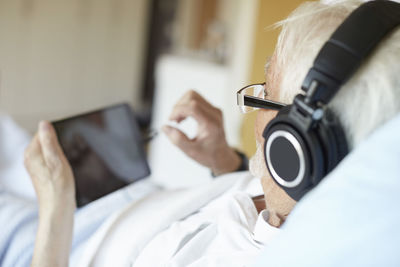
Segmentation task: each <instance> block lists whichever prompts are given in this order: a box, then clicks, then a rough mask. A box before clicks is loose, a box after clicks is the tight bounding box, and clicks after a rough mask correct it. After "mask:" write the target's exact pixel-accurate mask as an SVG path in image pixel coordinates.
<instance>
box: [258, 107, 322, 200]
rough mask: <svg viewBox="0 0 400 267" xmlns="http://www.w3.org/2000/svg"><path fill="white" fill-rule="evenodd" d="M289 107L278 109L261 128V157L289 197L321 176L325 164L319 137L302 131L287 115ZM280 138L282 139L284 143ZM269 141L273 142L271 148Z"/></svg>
mask: <svg viewBox="0 0 400 267" xmlns="http://www.w3.org/2000/svg"><path fill="white" fill-rule="evenodd" d="M290 109H291V106H287V107H285V108H283V109H282V110H281V111H279V113H278V115H277V116H276V117H275V119H273V120H272V121H271V122H270V123H269V124H268V125H267V126H266V128H265V129H264V132H263V137H264V139H265V144H264V159H265V162H266V165H267V168H268V170H269V172H270V174H271V176H272V178H273V179H274V180H275V181H276V182H277V184H278V185H279V186H280V187H282V188H283V189H284V190H285V191H286V193H287V194H288V195H289V196H291V197H292V198H293V199H295V200H299V199H300V198H301V197H302V196H303V195H304V194H305V193H306V192H307V191H308V190H310V189H311V188H312V187H313V186H314V185H316V184H317V183H318V182H319V181H320V180H321V179H322V177H323V176H324V174H325V169H326V168H325V165H326V164H325V158H324V154H323V151H322V149H321V147H322V144H321V141H320V138H318V136H317V134H316V133H315V132H314V131H310V132H304V131H303V130H302V127H301V126H300V125H299V124H298V123H297V122H296V121H294V120H293V119H292V118H291V117H290V116H289V114H290ZM279 138H280V139H281V140H279ZM271 139H273V140H272V141H271ZM282 140H286V141H285V142H286V144H284V143H285V142H283V141H282ZM289 143H291V145H288V144H289ZM271 144H276V146H275V149H274V145H271ZM293 148H294V149H293ZM293 154H295V155H293ZM296 159H297V160H296ZM300 166H303V167H302V168H301V167H300ZM293 173H297V174H299V175H301V177H300V178H298V175H294V174H293ZM285 176H286V177H285ZM294 176H295V177H294ZM293 181H297V182H296V183H295V182H293Z"/></svg>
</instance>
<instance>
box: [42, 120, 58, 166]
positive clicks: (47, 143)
mask: <svg viewBox="0 0 400 267" xmlns="http://www.w3.org/2000/svg"><path fill="white" fill-rule="evenodd" d="M38 137H39V141H40V145H41V150H42V154H43V159H44V161H45V162H46V164H47V166H48V167H50V168H58V167H59V166H61V164H62V157H63V152H62V149H61V147H60V145H59V143H58V140H57V135H56V132H55V130H54V128H53V126H52V125H51V124H50V123H49V122H47V121H41V122H40V123H39V131H38Z"/></svg>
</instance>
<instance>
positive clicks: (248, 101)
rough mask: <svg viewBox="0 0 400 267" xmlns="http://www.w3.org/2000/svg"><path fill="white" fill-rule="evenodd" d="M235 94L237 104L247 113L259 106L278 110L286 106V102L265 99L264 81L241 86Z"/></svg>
mask: <svg viewBox="0 0 400 267" xmlns="http://www.w3.org/2000/svg"><path fill="white" fill-rule="evenodd" d="M236 96H237V104H238V106H239V107H240V111H241V112H242V113H248V112H251V111H254V110H257V109H259V108H263V109H272V110H280V109H281V108H283V107H285V106H286V104H283V103H280V102H276V101H272V100H268V99H266V98H267V92H266V90H265V83H258V84H252V85H248V86H246V87H243V88H242V89H240V90H239V91H238V92H237V93H236ZM260 96H261V97H260Z"/></svg>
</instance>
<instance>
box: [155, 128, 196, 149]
mask: <svg viewBox="0 0 400 267" xmlns="http://www.w3.org/2000/svg"><path fill="white" fill-rule="evenodd" d="M162 130H163V132H164V133H165V134H166V135H167V137H168V138H169V140H170V141H171V142H172V143H173V144H174V145H176V146H177V147H179V148H180V149H181V150H182V151H183V152H185V153H190V150H192V149H193V147H194V145H195V142H194V141H193V140H191V139H189V138H188V137H187V136H186V135H185V134H184V133H183V132H181V131H180V130H178V129H176V128H174V127H171V126H167V125H165V126H163V128H162Z"/></svg>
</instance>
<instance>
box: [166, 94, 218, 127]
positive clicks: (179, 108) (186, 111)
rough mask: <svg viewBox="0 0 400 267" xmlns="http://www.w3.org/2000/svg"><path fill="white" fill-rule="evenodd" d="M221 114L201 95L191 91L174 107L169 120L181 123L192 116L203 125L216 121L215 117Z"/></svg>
mask: <svg viewBox="0 0 400 267" xmlns="http://www.w3.org/2000/svg"><path fill="white" fill-rule="evenodd" d="M219 113H220V112H219V109H217V108H215V107H214V106H212V105H211V104H210V103H209V102H207V101H206V100H205V99H204V98H203V97H202V96H201V95H200V94H198V93H197V92H195V91H193V90H191V91H188V92H187V93H186V94H185V95H184V96H183V97H181V99H180V100H179V101H178V103H177V104H176V105H175V106H174V108H173V110H172V112H171V115H170V117H169V119H170V120H173V121H176V122H178V123H179V122H181V121H183V120H184V119H186V118H187V117H189V116H191V117H193V118H194V119H195V120H197V122H198V123H200V124H202V123H207V122H210V121H214V120H215V119H216V118H215V116H216V115H217V116H218V115H219Z"/></svg>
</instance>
